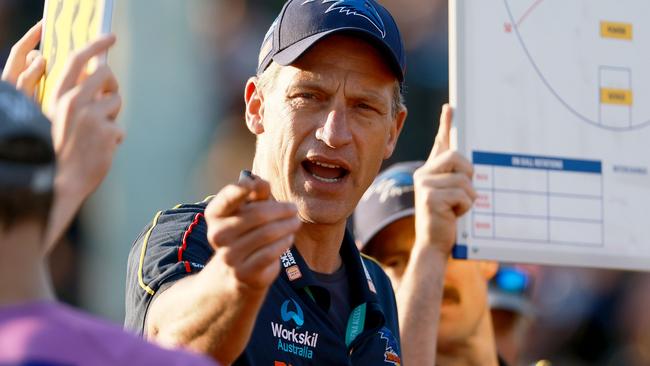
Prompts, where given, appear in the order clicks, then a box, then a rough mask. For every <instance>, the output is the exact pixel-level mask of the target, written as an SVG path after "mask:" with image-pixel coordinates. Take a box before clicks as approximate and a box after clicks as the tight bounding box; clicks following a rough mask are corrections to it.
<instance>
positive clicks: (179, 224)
mask: <svg viewBox="0 0 650 366" xmlns="http://www.w3.org/2000/svg"><path fill="white" fill-rule="evenodd" d="M211 199H212V197H208V198H206V199H205V200H204V201H201V202H197V203H186V204H178V205H176V206H174V207H172V208H170V209H167V210H162V211H158V212H157V213H156V214H155V215H154V217H153V219H152V220H151V221H149V222H148V223H147V224H146V226H145V227H144V229H143V230H142V232H141V233H140V235H138V238H137V240H136V242H137V241H138V240H141V239H143V238H145V237H146V236H147V232H148V231H150V230H152V229H155V230H157V231H160V230H162V231H165V232H168V231H174V230H184V229H185V227H186V226H187V225H189V224H191V223H192V222H194V221H197V218H201V217H203V215H204V212H205V208H206V207H207V205H208V203H209V202H210V200H211Z"/></svg>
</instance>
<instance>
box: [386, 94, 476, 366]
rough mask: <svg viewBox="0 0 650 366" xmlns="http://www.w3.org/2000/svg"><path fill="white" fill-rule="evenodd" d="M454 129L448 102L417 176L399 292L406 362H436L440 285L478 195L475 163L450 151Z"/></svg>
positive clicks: (399, 309)
mask: <svg viewBox="0 0 650 366" xmlns="http://www.w3.org/2000/svg"><path fill="white" fill-rule="evenodd" d="M450 129H451V108H450V107H449V106H448V105H445V106H444V107H443V111H442V115H441V117H440V128H439V130H438V135H437V136H436V142H435V144H434V146H433V149H432V151H431V155H430V156H429V158H428V160H427V161H426V163H425V164H424V165H423V166H422V167H421V168H419V169H418V170H417V171H416V172H415V174H414V175H413V179H414V188H415V244H414V246H413V249H412V251H411V256H410V259H409V263H408V265H407V267H406V270H405V272H404V276H403V277H402V281H401V283H400V288H399V290H398V293H397V308H398V311H399V320H400V335H401V339H402V356H403V360H405V363H406V364H407V365H435V360H436V347H435V345H436V343H437V342H436V341H437V336H438V322H439V318H440V306H441V302H442V288H443V282H444V276H445V269H446V266H447V259H448V258H449V254H450V252H451V248H452V247H453V245H454V243H455V241H456V220H457V218H458V217H460V216H462V215H463V214H464V213H465V212H467V211H468V210H469V209H470V207H471V205H472V203H473V202H474V199H475V198H476V193H475V191H474V189H473V188H472V183H471V180H472V174H473V168H472V165H471V164H470V163H469V162H468V161H467V160H466V159H465V158H463V157H462V156H461V155H460V154H458V153H456V152H453V151H451V150H450V141H449V140H450V138H449V134H450Z"/></svg>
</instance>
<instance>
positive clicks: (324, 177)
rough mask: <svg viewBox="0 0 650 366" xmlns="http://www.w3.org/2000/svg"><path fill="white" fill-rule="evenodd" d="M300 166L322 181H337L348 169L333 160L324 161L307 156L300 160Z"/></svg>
mask: <svg viewBox="0 0 650 366" xmlns="http://www.w3.org/2000/svg"><path fill="white" fill-rule="evenodd" d="M302 167H303V168H304V169H305V171H306V172H307V173H309V174H310V175H311V176H312V177H314V179H316V180H318V181H321V182H324V183H337V182H340V181H341V180H342V179H343V178H345V177H346V176H347V175H348V174H350V171H349V170H348V169H347V168H345V167H343V166H341V165H339V164H336V163H333V162H325V161H322V160H319V159H313V158H307V159H305V160H304V161H303V162H302Z"/></svg>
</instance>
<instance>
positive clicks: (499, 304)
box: [488, 288, 535, 316]
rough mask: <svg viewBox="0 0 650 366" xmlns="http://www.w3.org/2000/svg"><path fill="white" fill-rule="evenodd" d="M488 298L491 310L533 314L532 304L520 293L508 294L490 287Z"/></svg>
mask: <svg viewBox="0 0 650 366" xmlns="http://www.w3.org/2000/svg"><path fill="white" fill-rule="evenodd" d="M488 298H489V302H490V308H491V309H493V310H505V311H511V312H514V313H518V314H522V315H525V316H535V308H534V306H533V304H532V303H531V302H530V301H529V300H528V299H526V298H524V297H523V296H521V295H515V294H508V293H505V292H503V291H499V290H495V289H493V288H490V290H489V295H488Z"/></svg>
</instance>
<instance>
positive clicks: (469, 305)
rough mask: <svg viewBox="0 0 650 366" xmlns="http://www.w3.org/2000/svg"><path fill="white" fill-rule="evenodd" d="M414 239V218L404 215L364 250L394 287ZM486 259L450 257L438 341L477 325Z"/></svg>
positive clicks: (484, 294) (484, 292)
mask: <svg viewBox="0 0 650 366" xmlns="http://www.w3.org/2000/svg"><path fill="white" fill-rule="evenodd" d="M414 242H415V218H414V217H413V216H411V217H407V218H403V219H400V220H397V221H395V222H394V223H392V224H390V225H389V226H387V227H386V228H384V229H383V230H382V231H380V232H379V233H378V234H377V235H376V236H375V237H374V238H373V239H372V240H371V241H370V242H369V243H368V246H367V247H366V249H365V250H364V251H365V252H366V253H367V254H369V255H371V256H373V257H374V258H376V259H377V260H378V261H379V262H380V263H381V264H382V268H383V269H384V271H386V274H387V275H388V276H389V277H390V279H391V282H392V283H393V286H394V287H395V289H396V290H397V289H398V288H399V286H400V284H401V281H402V277H403V275H404V271H405V270H406V266H407V264H408V261H409V257H410V253H411V249H412V248H413V243H414ZM484 265H486V263H485V262H476V261H464V260H453V259H450V260H449V262H448V263H447V270H446V272H445V282H444V290H443V291H444V292H443V300H442V307H441V315H440V325H439V330H438V340H439V342H441V343H449V342H455V341H458V340H459V339H464V338H466V337H469V336H470V335H471V334H472V333H473V332H474V331H475V329H476V327H477V326H478V325H479V321H480V320H481V316H482V315H483V314H484V312H485V311H486V306H487V281H488V280H489V277H490V276H491V272H488V271H485V270H483V268H482V267H483V266H484Z"/></svg>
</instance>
